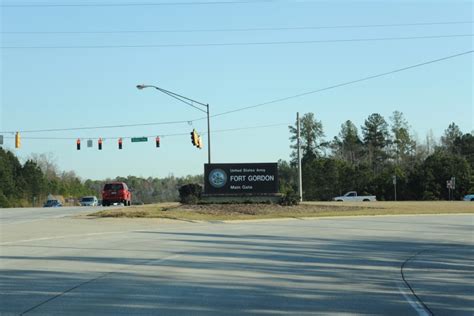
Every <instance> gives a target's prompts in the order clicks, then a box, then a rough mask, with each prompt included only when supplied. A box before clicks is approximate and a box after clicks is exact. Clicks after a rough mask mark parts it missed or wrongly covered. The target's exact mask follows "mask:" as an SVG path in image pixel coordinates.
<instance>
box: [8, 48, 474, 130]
mask: <svg viewBox="0 0 474 316" xmlns="http://www.w3.org/2000/svg"><path fill="white" fill-rule="evenodd" d="M473 52H474V50H469V51H466V52H462V53H458V54H455V55H450V56H446V57H442V58H438V59H433V60H429V61H426V62H422V63H418V64H415V65H411V66H406V67H403V68H398V69H394V70H391V71H388V72H383V73H379V74H376V75H371V76H367V77H363V78H360V79H356V80H351V81H346V82H343V83H339V84H335V85H332V86H328V87H324V88H320V89H317V90H313V91H308V92H304V93H299V94H296V95H292V96H288V97H283V98H279V99H275V100H271V101H267V102H263V103H258V104H255V105H250V106H245V107H241V108H237V109H234V110H230V111H226V112H222V113H217V114H214V115H211V116H210V117H219V116H223V115H227V114H231V113H236V112H240V111H245V110H249V109H254V108H257V107H262V106H265V105H269V104H274V103H278V102H283V101H287V100H291V99H296V98H300V97H303V96H307V95H310V94H315V93H319V92H323V91H327V90H332V89H336V88H340V87H343V86H348V85H351V84H355V83H359V82H363V81H368V80H371V79H375V78H379V77H384V76H388V75H391V74H394V73H398V72H402V71H406V70H410V69H413V68H418V67H422V66H426V65H429V64H434V63H437V62H441V61H445V60H448V59H453V58H457V57H461V56H463V55H468V54H472V53H473ZM205 119H207V117H201V118H198V119H194V120H189V121H175V122H157V123H144V124H122V125H107V126H93V127H74V128H58V129H48V130H29V131H20V132H22V133H36V132H57V131H75V130H86V129H102V128H119V127H132V126H147V125H164V124H182V123H192V122H196V121H201V120H205ZM14 132H15V131H8V132H0V133H4V134H11V133H14Z"/></svg>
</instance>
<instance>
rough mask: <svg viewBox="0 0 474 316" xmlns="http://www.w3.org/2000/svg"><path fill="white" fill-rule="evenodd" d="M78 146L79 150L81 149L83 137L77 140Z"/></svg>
mask: <svg viewBox="0 0 474 316" xmlns="http://www.w3.org/2000/svg"><path fill="white" fill-rule="evenodd" d="M76 147H77V150H81V139H80V138H78V139H77V141H76Z"/></svg>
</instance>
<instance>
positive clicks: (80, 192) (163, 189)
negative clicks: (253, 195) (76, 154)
mask: <svg viewBox="0 0 474 316" xmlns="http://www.w3.org/2000/svg"><path fill="white" fill-rule="evenodd" d="M202 179H203V177H202V175H197V176H186V177H175V176H173V175H169V176H168V177H165V178H163V179H159V178H152V177H149V178H140V177H135V176H128V177H116V178H113V179H110V178H109V179H104V180H90V179H88V180H85V181H83V180H82V179H81V178H79V177H78V176H77V175H76V174H75V173H74V172H73V171H69V172H64V171H60V170H59V168H58V167H57V165H56V163H55V161H54V158H53V157H52V156H51V155H46V154H41V155H36V154H35V155H32V156H31V157H30V158H29V159H28V160H27V161H26V162H25V163H23V164H22V163H21V162H20V161H19V160H18V158H17V157H16V156H15V155H14V154H13V153H12V152H11V151H6V150H4V149H2V148H0V207H3V208H5V207H26V206H42V204H43V203H44V202H45V201H46V200H47V198H48V196H50V195H52V196H54V197H56V198H58V199H60V200H62V202H68V201H69V203H70V204H72V205H77V204H78V201H79V199H80V198H81V197H83V196H87V195H95V196H97V197H98V198H99V199H100V196H101V192H102V188H103V187H104V184H105V183H106V182H111V181H121V182H125V183H127V185H128V187H129V188H130V189H131V190H132V196H133V198H132V201H133V202H134V203H139V204H141V203H144V204H148V203H157V202H170V201H178V200H179V192H178V189H179V187H181V186H182V185H184V184H186V183H201V184H202V183H203V180H202Z"/></svg>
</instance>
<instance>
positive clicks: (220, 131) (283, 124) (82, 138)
mask: <svg viewBox="0 0 474 316" xmlns="http://www.w3.org/2000/svg"><path fill="white" fill-rule="evenodd" d="M291 124H292V123H276V124H268V125H256V126H248V127H237V128H229V129H220V130H215V131H212V133H225V132H235V131H242V130H254V129H259V128H270V127H278V126H288V125H291ZM200 134H201V135H206V134H207V132H202V133H200ZM187 135H189V133H175V134H154V135H145V136H142V137H147V138H151V137H156V136H159V137H174V136H187ZM134 137H136V136H112V137H43V136H26V137H22V139H32V140H77V139H78V138H79V139H81V140H89V139H90V140H97V139H99V138H101V139H102V140H117V139H119V138H121V139H132V138H134ZM4 138H5V139H14V138H15V137H9V136H7V137H4Z"/></svg>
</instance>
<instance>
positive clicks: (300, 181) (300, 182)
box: [296, 112, 303, 202]
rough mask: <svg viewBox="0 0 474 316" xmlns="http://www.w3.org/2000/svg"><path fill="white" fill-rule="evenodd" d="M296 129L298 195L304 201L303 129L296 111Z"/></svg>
mask: <svg viewBox="0 0 474 316" xmlns="http://www.w3.org/2000/svg"><path fill="white" fill-rule="evenodd" d="M296 130H297V146H298V149H297V153H298V195H299V197H300V202H302V201H303V179H302V171H301V140H300V138H301V130H300V113H299V112H297V113H296Z"/></svg>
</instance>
